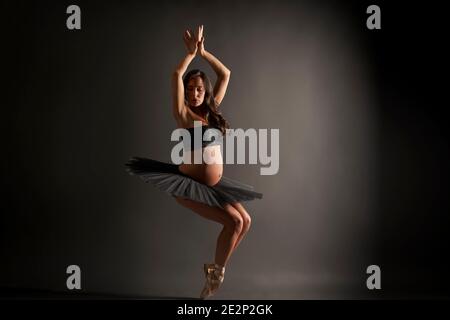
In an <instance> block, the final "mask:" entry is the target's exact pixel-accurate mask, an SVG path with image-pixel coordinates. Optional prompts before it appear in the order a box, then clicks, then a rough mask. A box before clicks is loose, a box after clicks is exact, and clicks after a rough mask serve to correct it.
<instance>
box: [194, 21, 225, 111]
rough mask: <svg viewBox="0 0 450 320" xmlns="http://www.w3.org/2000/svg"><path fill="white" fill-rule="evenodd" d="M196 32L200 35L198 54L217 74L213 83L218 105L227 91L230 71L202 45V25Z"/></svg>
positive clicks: (203, 40)
mask: <svg viewBox="0 0 450 320" xmlns="http://www.w3.org/2000/svg"><path fill="white" fill-rule="evenodd" d="M198 33H199V37H200V43H199V51H200V55H201V56H202V57H203V58H205V60H206V61H208V63H209V64H210V65H211V67H212V68H213V69H214V71H215V73H216V75H217V80H216V84H215V85H214V100H215V101H216V105H217V106H219V104H220V103H221V102H222V100H223V98H224V97H225V93H226V92H227V87H228V82H229V81H230V75H231V71H230V70H229V69H228V68H227V67H225V66H224V64H223V63H222V62H220V60H219V59H217V58H216V57H215V56H214V55H212V54H211V53H210V52H208V51H206V50H205V47H204V42H205V37H204V36H203V26H200V27H199V31H198Z"/></svg>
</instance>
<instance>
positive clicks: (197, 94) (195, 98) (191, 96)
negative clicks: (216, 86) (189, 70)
mask: <svg viewBox="0 0 450 320" xmlns="http://www.w3.org/2000/svg"><path fill="white" fill-rule="evenodd" d="M186 98H187V100H188V103H189V105H190V106H191V107H194V108H195V107H199V106H200V105H201V104H202V103H203V100H204V99H205V86H204V84H203V79H202V78H201V77H199V76H197V77H193V78H191V79H190V80H189V82H188V84H187V88H186Z"/></svg>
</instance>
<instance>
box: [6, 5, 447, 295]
mask: <svg viewBox="0 0 450 320" xmlns="http://www.w3.org/2000/svg"><path fill="white" fill-rule="evenodd" d="M70 4H72V3H68V2H67V3H66V2H64V1H62V2H56V1H55V2H50V1H39V2H36V3H34V2H29V3H28V2H23V1H14V2H12V1H6V2H2V10H1V11H2V12H3V17H2V24H3V25H4V27H2V34H3V37H2V38H3V40H2V41H3V46H2V47H3V49H2V51H3V52H2V58H3V59H2V60H3V62H4V65H5V73H4V80H5V82H4V84H3V85H2V91H3V94H2V96H3V103H2V119H3V123H4V125H3V128H2V131H4V134H3V135H2V140H3V151H4V153H3V157H2V159H3V160H2V168H3V174H2V177H3V178H2V184H3V188H2V189H3V190H4V191H3V193H2V195H3V201H2V203H3V209H2V213H1V216H0V221H1V225H0V228H1V229H0V234H1V247H0V249H1V250H0V286H1V287H2V288H3V292H4V295H6V296H8V295H10V294H12V293H13V292H16V291H15V290H18V289H19V290H22V289H23V290H24V292H27V290H47V291H56V292H67V290H66V289H65V279H66V276H67V275H66V274H65V268H66V267H67V266H68V265H70V264H77V265H80V267H81V269H82V276H83V292H84V293H101V294H116V295H129V296H145V297H151V296H163V297H165V296H196V293H197V291H199V290H200V288H201V284H202V275H201V264H202V263H203V262H206V261H207V260H208V259H210V258H211V257H212V252H213V250H214V245H215V237H216V236H217V234H218V230H219V229H216V228H217V226H212V225H211V224H210V223H209V222H206V221H203V220H201V219H197V218H196V219H193V218H192V217H193V215H192V214H190V215H189V213H188V212H186V211H184V210H183V209H182V208H180V207H178V206H177V205H176V204H174V203H172V202H171V200H170V199H169V198H166V197H165V196H163V195H161V194H159V193H158V192H157V191H156V190H154V189H152V188H151V186H148V185H144V184H142V183H140V181H138V180H136V179H135V178H132V177H129V176H127V175H126V174H125V173H124V171H123V168H122V165H123V163H124V162H125V161H126V160H127V158H128V157H129V156H131V155H143V156H148V157H151V158H155V159H158V160H162V161H169V155H170V149H171V145H169V144H168V143H167V141H168V140H166V139H168V137H169V135H170V133H171V130H172V129H173V126H174V122H173V120H172V119H171V114H170V109H169V108H170V90H169V75H170V72H171V71H172V70H173V68H174V67H175V66H176V65H177V63H178V62H179V61H180V59H181V58H182V56H183V54H184V47H183V45H182V41H181V36H182V32H183V30H184V29H185V28H187V27H189V28H191V29H192V28H194V26H195V25H197V24H204V25H205V32H206V48H207V50H208V48H211V49H210V50H211V52H212V53H213V54H215V55H216V56H218V57H219V58H220V59H221V60H222V58H223V62H224V64H225V65H227V66H231V70H232V73H233V79H232V82H231V83H230V87H229V93H227V97H226V99H225V100H224V106H223V108H224V113H225V116H226V117H227V118H228V119H229V120H231V121H230V122H232V126H233V127H243V128H251V127H253V128H280V173H279V174H278V175H275V176H260V175H259V168H258V167H254V166H253V167H252V166H247V167H245V166H235V167H230V168H227V170H229V171H228V172H229V175H230V176H231V177H233V176H234V177H240V179H242V180H243V181H247V182H249V183H251V184H253V185H255V187H256V188H257V189H258V190H261V191H262V192H263V193H264V195H265V198H264V200H262V201H261V202H255V203H250V204H248V208H250V209H249V212H250V213H251V214H252V216H253V213H254V216H253V221H254V226H253V229H252V234H249V236H248V237H247V238H246V240H244V242H243V243H245V242H247V244H245V245H246V246H247V247H244V245H243V246H242V249H241V248H240V250H239V251H237V252H236V254H235V256H233V257H236V258H234V259H233V260H232V264H231V266H230V270H233V271H229V274H230V276H229V279H230V280H229V283H230V284H229V285H228V287H224V289H223V292H222V293H221V294H223V295H222V296H219V297H225V298H235V297H237V298H240V297H246V298H275V299H277V298H279V299H285V298H294V299H301V298H342V297H343V298H347V297H351V298H361V297H368V298H379V297H385V298H391V297H406V298H407V297H441V296H444V297H448V295H449V289H448V288H449V280H448V278H447V277H446V270H448V268H449V261H448V259H446V257H447V254H448V252H449V249H450V248H449V246H450V237H449V235H448V231H447V230H448V227H449V226H450V218H449V216H448V213H449V210H448V209H449V208H448V194H449V188H448V176H449V175H448V136H449V135H448V128H447V117H446V108H447V105H448V104H447V101H446V93H447V91H448V89H447V88H446V84H447V83H448V81H447V79H446V77H447V64H446V61H447V58H446V57H447V56H448V55H447V52H444V49H443V43H444V41H445V39H446V37H445V32H444V21H445V20H444V17H443V9H442V8H441V7H440V5H438V4H437V3H431V2H427V4H423V5H421V6H420V7H419V6H413V5H411V4H410V3H408V2H403V3H401V2H397V4H396V5H393V4H392V3H385V2H378V3H374V4H378V5H379V6H380V7H381V12H382V18H381V24H382V29H381V30H368V29H367V28H365V19H366V17H367V14H366V13H365V10H366V8H367V6H368V5H370V4H373V3H371V2H370V3H369V2H365V1H361V2H351V3H350V2H346V1H345V2H344V1H342V3H339V2H337V1H314V2H312V1H295V2H294V1H291V2H289V1H277V2H275V1H263V2H257V3H256V2H255V3H253V2H243V1H226V2H224V1H208V2H207V3H203V2H202V3H200V2H196V1H185V2H170V1H168V2H161V3H157V4H150V3H147V2H145V1H129V2H122V1H108V2H95V3H94V2H84V1H81V2H77V3H76V4H78V5H79V6H80V7H81V10H82V30H80V31H69V30H67V29H66V27H65V19H66V14H65V9H66V7H67V6H68V5H70ZM308 26H312V27H308ZM278 27H280V28H279V29H277V28H278ZM286 30H288V32H286ZM296 37H298V38H296ZM316 37H317V38H316ZM296 39H298V41H296ZM305 39H313V40H311V41H312V43H313V44H314V45H316V46H317V47H316V48H322V47H320V46H324V48H331V49H333V48H334V49H336V51H332V50H331V51H326V50H318V51H315V50H313V49H311V52H312V53H311V55H308V54H307V53H305V52H307V50H306V49H307V48H306V47H305V42H304V40H305ZM314 39H319V40H317V43H316V42H314ZM327 46H329V47H327ZM312 48H314V46H312ZM349 48H350V49H349ZM315 52H316V53H320V54H321V55H323V56H320V58H318V61H316V60H314V58H311V60H305V59H302V55H300V56H298V59H297V56H296V54H297V53H301V54H303V53H304V54H305V57H314V53H315ZM322 58H323V59H322ZM305 61H306V62H305ZM309 61H311V62H309ZM352 62H354V64H352ZM196 63H198V66H201V67H202V68H205V69H206V70H208V73H209V74H210V75H211V78H212V79H214V77H213V76H212V75H213V73H212V70H211V69H210V68H209V67H208V66H207V65H206V64H200V63H201V62H196ZM315 63H317V64H315ZM193 66H195V64H193ZM193 66H191V67H193ZM297 66H299V67H298V68H299V69H296V68H297ZM191 67H190V68H191ZM208 68H209V69H208ZM321 68H323V69H321ZM333 68H335V69H333ZM341 68H342V69H341ZM353 68H354V69H353ZM325 69H326V70H327V71H324V70H325ZM293 70H295V71H293ZM299 70H300V71H303V72H302V73H297V71H299ZM329 70H332V71H329ZM355 70H356V71H355ZM328 72H329V73H328ZM353 72H354V73H353ZM328 76H329V77H328ZM314 77H318V78H314ZM310 79H319V80H320V81H319V80H317V82H314V80H310ZM297 84H298V87H296V85H297ZM296 88H298V91H296V90H297V89H296ZM333 88H335V90H336V92H338V93H333V92H332V91H330V90H332V89H333ZM272 89H273V90H272ZM322 90H323V91H322ZM316 91H317V94H312V95H311V97H313V98H312V99H311V100H308V98H307V96H303V95H302V94H301V93H302V92H307V93H310V92H313V93H314V92H316ZM296 92H297V93H300V94H299V95H296V94H295V93H296ZM340 92H343V93H342V96H341V95H340ZM280 97H281V98H280ZM324 97H325V98H324ZM326 97H329V100H327V99H326ZM321 99H322V100H321ZM293 101H300V103H299V104H298V105H296V104H294V103H293ZM327 101H333V103H327ZM334 101H339V103H334ZM341 101H342V104H340V103H341ZM266 102H267V103H266ZM311 102H314V103H317V106H323V109H320V108H317V107H316V108H311V109H309V107H308V106H311V105H313V103H311ZM365 102H367V103H365ZM352 103H353V104H352ZM315 106H316V105H315ZM327 106H337V107H340V108H333V109H331V108H328V107H327ZM225 108H226V109H225ZM321 110H324V111H323V113H319V111H320V112H321ZM311 112H312V113H311ZM315 112H317V113H315ZM326 115H328V116H329V117H328V118H327V119H328V120H326V121H327V122H324V124H329V125H331V124H333V123H335V124H336V126H335V127H333V126H331V127H332V128H334V129H333V130H332V131H327V130H325V129H324V130H322V128H321V120H320V119H322V116H326ZM309 117H310V118H309ZM317 119H319V120H317ZM346 119H351V121H350V120H349V121H347V120H346ZM355 119H357V120H356V121H355ZM358 119H359V120H358ZM361 119H362V120H361ZM344 128H345V129H344ZM330 130H331V129H330ZM319 132H326V133H325V136H320V134H318V133H319ZM339 134H342V135H339ZM322 143H323V144H322ZM314 146H321V147H323V149H322V148H321V149H320V151H317V155H318V157H317V158H314V157H313V158H311V159H310V160H311V161H310V162H309V166H305V165H303V164H302V163H308V162H307V161H308V159H309V158H306V157H307V156H306V155H305V154H308V150H313V151H312V153H314V150H315V149H314V148H313V147H314ZM308 148H313V149H308ZM339 150H340V151H341V152H342V153H339V152H340V151H339ZM346 157H348V159H350V161H354V162H351V165H349V166H348V167H345V168H346V170H343V171H342V172H343V173H342V172H341V171H339V170H337V169H338V168H341V167H337V166H336V167H334V166H331V165H330V166H327V165H325V164H324V163H328V161H329V162H333V161H335V160H336V161H337V162H338V161H340V160H341V159H344V158H345V159H347V158H346ZM318 159H326V160H327V161H326V162H323V163H322V162H320V161H318ZM352 159H353V160H352ZM291 160H292V161H291ZM294 160H295V161H294ZM297 160H298V161H297ZM297 164H298V166H297ZM316 167H317V168H316ZM308 170H312V171H311V172H313V173H311V175H307V174H306V173H302V172H307V171H308ZM315 170H317V171H315ZM315 173H317V174H315ZM335 173H336V175H334V174H335ZM330 175H332V176H333V177H339V178H338V179H336V181H337V182H336V183H335V184H330V181H331V180H330V181H329V180H326V179H328V178H327V177H330ZM302 177H303V178H304V179H302ZM316 178H317V181H324V182H323V184H320V183H318V182H317V183H318V184H316V182H315V179H316ZM290 179H292V180H290ZM323 179H325V180H323ZM333 181H335V180H333ZM330 185H331V186H332V187H329V188H330V189H323V188H324V186H330ZM314 186H317V189H314ZM310 190H315V191H310ZM305 194H307V196H306V195H305ZM303 197H304V198H303ZM297 199H298V200H299V202H297V201H296V200H297ZM307 200H309V201H310V202H308V201H307ZM319 204H320V206H319ZM332 207H333V208H336V209H335V210H336V211H335V212H331V211H329V210H330V208H332ZM328 212H330V215H328ZM308 230H310V232H311V233H310V234H309V233H308ZM234 261H236V262H234ZM370 264H377V265H379V266H380V267H381V270H382V290H381V291H376V292H371V291H369V290H367V289H366V288H365V279H366V277H367V275H366V274H365V268H366V267H367V266H368V265H370ZM251 270H260V274H257V275H255V274H253V273H252V271H251ZM255 272H256V271H255ZM252 276H254V277H252ZM293 278H295V279H293ZM233 279H234V280H233ZM250 279H251V281H250ZM311 279H312V280H311ZM247 280H248V281H249V282H248V283H246V282H244V283H246V288H245V290H244V289H243V288H240V287H239V284H240V283H242V281H247Z"/></svg>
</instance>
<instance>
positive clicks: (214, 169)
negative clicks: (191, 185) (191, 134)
mask: <svg viewBox="0 0 450 320" xmlns="http://www.w3.org/2000/svg"><path fill="white" fill-rule="evenodd" d="M195 157H197V159H199V160H200V161H201V163H194V160H195ZM183 158H184V161H183V164H180V165H179V167H178V168H179V170H180V171H181V172H182V173H184V174H185V175H188V176H190V177H192V178H193V179H194V180H197V181H199V182H201V183H204V184H206V185H208V186H214V185H215V184H217V183H218V182H219V181H220V179H221V177H222V173H223V158H222V152H221V149H220V145H210V146H206V147H204V148H200V149H197V150H192V151H186V152H185V154H184V156H183ZM200 161H198V162H200ZM188 162H189V163H188Z"/></svg>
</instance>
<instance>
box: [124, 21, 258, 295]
mask: <svg viewBox="0 0 450 320" xmlns="http://www.w3.org/2000/svg"><path fill="white" fill-rule="evenodd" d="M203 30H204V29H203V25H201V26H199V27H198V31H197V32H196V33H195V34H194V33H193V32H192V31H189V30H186V31H185V33H184V42H185V45H186V49H187V54H186V56H185V57H184V58H183V60H182V61H181V63H180V64H179V65H178V67H177V68H176V69H175V71H174V73H173V75H172V95H173V108H172V113H173V116H174V119H175V121H176V123H177V128H184V129H187V130H188V131H189V132H190V134H191V137H194V130H196V127H195V126H194V127H193V123H194V122H195V121H199V123H201V124H202V125H201V132H202V136H203V134H204V133H205V132H208V131H209V130H218V131H219V132H220V133H221V134H222V135H224V134H225V131H226V129H227V128H229V124H228V122H227V121H226V120H225V119H224V117H223V116H222V114H221V112H219V111H218V107H219V105H220V104H221V102H222V100H223V98H224V96H225V93H226V90H227V87H228V83H229V80H230V75H231V71H230V70H229V69H228V68H226V67H225V66H224V65H223V64H222V63H221V62H220V61H219V60H218V59H217V58H216V57H215V56H214V55H212V54H211V53H210V52H208V51H207V50H205V45H204V42H205V37H204V36H203ZM197 55H200V56H201V57H202V58H204V59H205V60H206V61H207V62H208V63H209V64H210V65H211V67H212V68H213V69H214V71H215V73H216V74H217V81H216V83H215V86H214V88H212V85H211V82H210V80H209V79H208V77H207V76H206V74H205V73H204V72H202V71H200V70H198V69H194V70H191V71H189V72H188V73H186V75H184V73H185V72H186V70H187V68H188V66H189V64H190V63H191V62H192V60H193V59H194V58H195V57H196V56H197ZM183 75H184V77H183ZM184 142H185V141H183V143H184ZM186 142H187V141H186ZM189 142H191V141H189ZM187 145H188V146H189V145H190V150H185V152H184V153H183V158H184V159H187V160H188V161H185V162H183V163H182V164H180V165H177V164H172V163H165V162H160V161H157V160H153V159H148V158H144V157H132V158H130V160H129V161H128V162H127V163H126V167H127V171H128V172H129V173H130V174H132V175H138V176H139V177H140V178H142V179H143V180H144V181H145V182H150V183H152V184H153V185H154V186H156V187H157V188H158V189H160V190H162V191H164V192H166V193H168V194H169V195H171V196H172V197H174V198H175V200H176V201H177V202H178V203H179V204H180V205H181V206H183V207H186V208H188V209H190V210H192V211H193V212H195V213H197V214H199V215H200V216H202V217H204V218H206V219H209V220H212V221H215V222H217V223H219V224H221V225H222V226H223V228H222V231H221V232H220V234H219V236H218V238H217V245H216V252H215V260H214V262H213V263H205V264H204V265H203V270H204V273H205V276H206V282H205V285H204V287H203V289H202V291H201V293H200V298H202V299H205V298H208V297H211V296H213V295H214V294H215V293H216V292H217V290H218V289H219V287H220V286H221V284H222V283H223V280H224V276H225V267H226V265H227V263H228V261H229V259H230V257H231V255H232V253H233V252H234V251H235V250H236V248H237V247H238V246H239V244H240V243H241V241H242V239H243V238H244V236H245V235H246V233H247V232H248V230H249V228H250V225H251V217H250V215H249V213H248V212H247V210H246V209H245V208H244V206H243V205H242V203H241V202H242V201H250V200H254V199H257V198H258V199H261V198H262V194H261V193H258V192H255V191H254V188H253V187H252V186H250V185H248V184H245V183H242V182H239V181H237V180H233V179H230V178H228V177H226V176H223V161H222V153H221V148H220V144H218V143H217V141H216V140H212V139H211V141H207V140H206V139H205V140H204V141H203V142H202V144H201V145H200V146H199V148H197V149H195V145H194V143H193V142H192V143H189V144H187ZM198 152H200V153H201V155H202V162H201V163H194V160H193V159H194V157H195V155H196V153H198ZM205 158H207V160H208V161H206V160H205Z"/></svg>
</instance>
